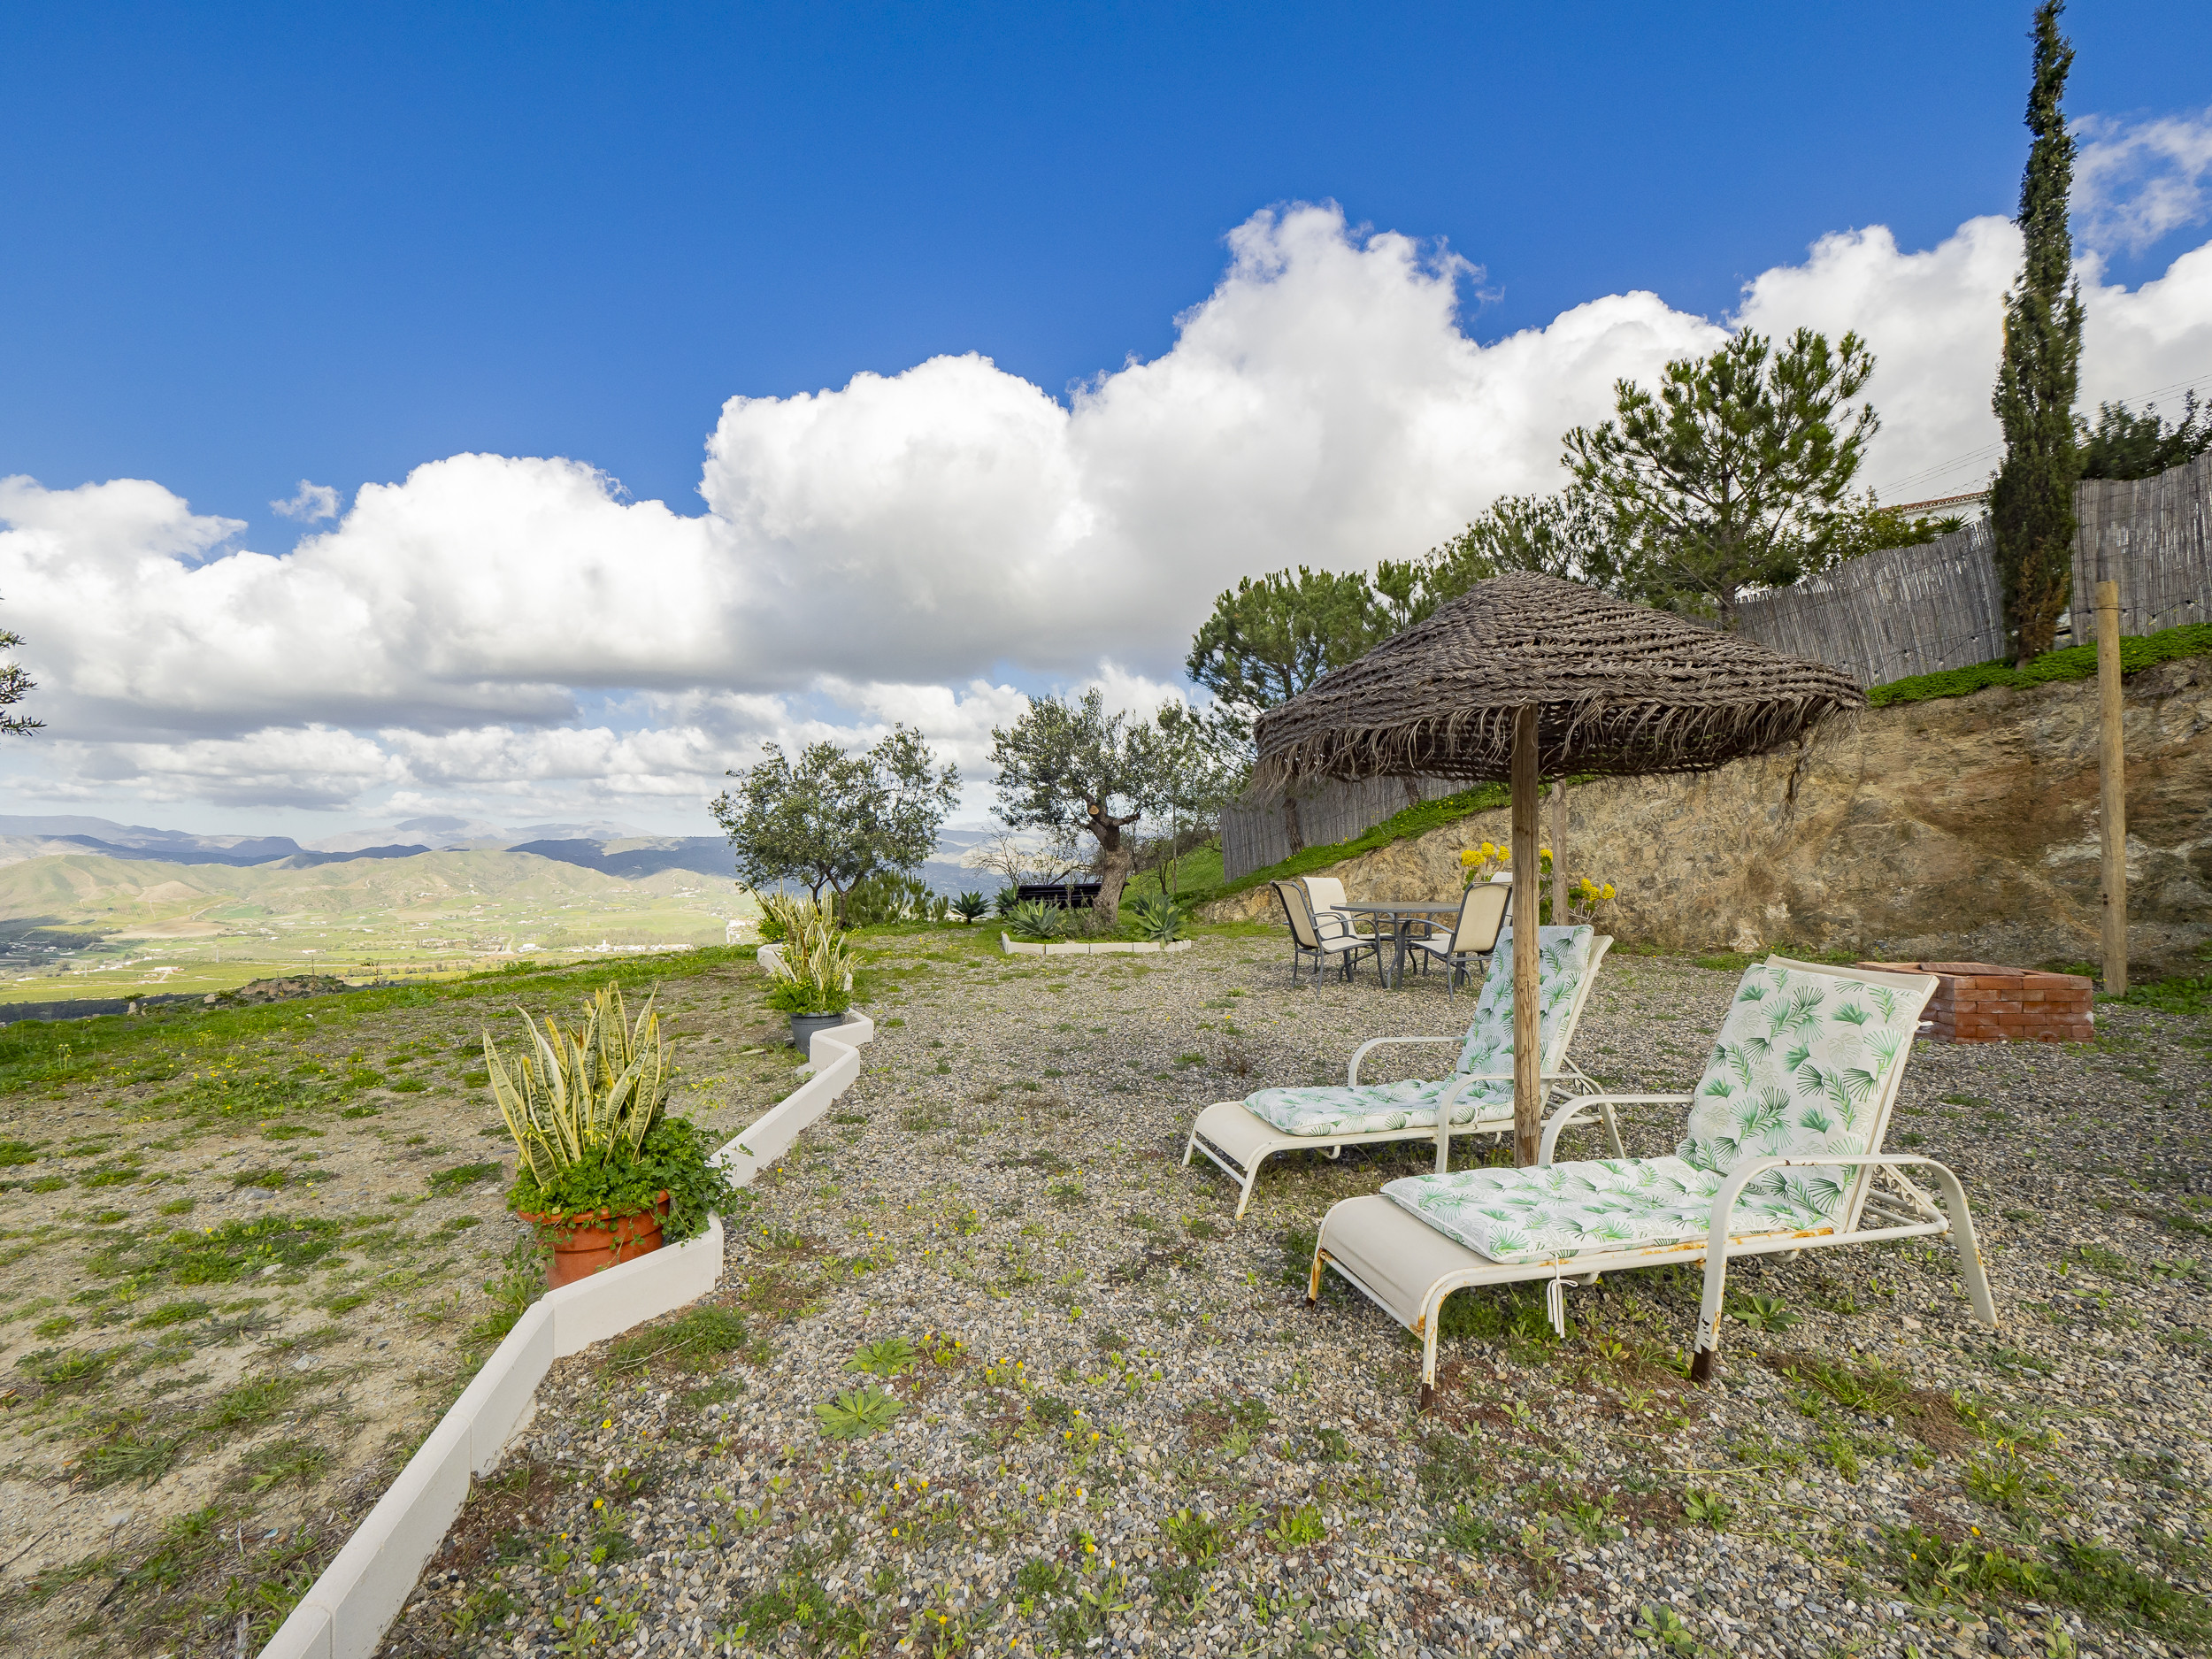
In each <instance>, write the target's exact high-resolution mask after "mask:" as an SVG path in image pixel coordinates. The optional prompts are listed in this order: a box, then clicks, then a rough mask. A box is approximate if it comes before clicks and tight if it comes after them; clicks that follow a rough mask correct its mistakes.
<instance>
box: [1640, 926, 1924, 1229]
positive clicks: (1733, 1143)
mask: <svg viewBox="0 0 2212 1659" xmlns="http://www.w3.org/2000/svg"><path fill="white" fill-rule="evenodd" d="M1935 989H1936V981H1935V979H1934V978H1933V977H1932V976H1922V975H1916V974H1901V973H1870V972H1862V971H1860V970H1857V969H1836V968H1827V967H1821V966H1817V965H1816V964H1810V963H1802V962H1793V961H1790V960H1788V959H1787V958H1785V957H1779V956H1777V957H1771V958H1770V959H1769V960H1767V961H1765V962H1763V963H1760V964H1756V965H1755V966H1754V967H1751V968H1749V969H1747V970H1746V971H1745V972H1744V976H1743V979H1741V980H1740V981H1739V982H1738V984H1737V987H1736V995H1735V1000H1734V1001H1733V1002H1731V1003H1730V1004H1729V1009H1728V1018H1726V1019H1725V1020H1724V1022H1723V1023H1722V1025H1721V1030H1720V1035H1719V1037H1718V1038H1717V1040H1716V1041H1714V1044H1713V1051H1712V1055H1711V1057H1710V1058H1709V1059H1708V1060H1707V1062H1706V1064H1705V1074H1704V1076H1702V1077H1701V1078H1700V1079H1698V1085H1697V1090H1696V1093H1695V1094H1694V1097H1693V1099H1692V1101H1691V1104H1690V1117H1689V1122H1688V1124H1687V1125H1686V1126H1685V1134H1684V1137H1683V1140H1682V1142H1681V1144H1680V1145H1679V1146H1678V1147H1677V1148H1675V1154H1676V1156H1678V1157H1679V1158H1681V1159H1682V1161H1683V1162H1684V1163H1686V1164H1691V1165H1692V1166H1694V1168H1697V1169H1701V1170H1710V1171H1714V1172H1715V1173H1717V1174H1726V1173H1727V1172H1728V1171H1730V1170H1731V1169H1732V1168H1733V1167H1734V1166H1735V1164H1736V1161H1737V1160H1738V1159H1739V1158H1743V1157H1816V1156H1819V1155H1820V1154H1822V1153H1835V1154H1854V1153H1863V1152H1871V1151H1874V1150H1877V1149H1878V1148H1880V1146H1881V1143H1882V1136H1883V1135H1884V1134H1885V1133H1886V1132H1887V1130H1888V1127H1889V1115H1890V1110H1891V1108H1892V1106H1893V1104H1894V1103H1895V1102H1896V1099H1897V1088H1898V1085H1899V1083H1900V1082H1901V1080H1902V1079H1903V1077H1904V1071H1905V1063H1906V1061H1907V1059H1908V1058H1909V1056H1910V1055H1911V1052H1912V1040H1913V1033H1914V1032H1915V1030H1916V1028H1917V1027H1918V1025H1919V1024H1920V1010H1922V1009H1923V1008H1924V1007H1925V1006H1926V1005H1927V1002H1928V999H1929V997H1931V996H1932V995H1934V994H1935ZM1870 1179H1871V1174H1870V1171H1859V1170H1851V1169H1847V1168H1845V1167H1844V1166H1843V1165H1840V1164H1826V1165H1815V1166H1813V1167H1811V1168H1798V1169H1788V1170H1770V1171H1767V1172H1766V1173H1765V1174H1763V1175H1762V1176H1760V1177H1759V1178H1758V1179H1755V1180H1754V1181H1753V1182H1752V1183H1751V1184H1750V1185H1749V1186H1748V1187H1745V1188H1744V1194H1743V1197H1742V1198H1741V1200H1740V1201H1739V1205H1738V1208H1739V1210H1748V1211H1750V1212H1752V1213H1753V1214H1755V1215H1757V1214H1761V1213H1770V1214H1772V1215H1774V1216H1776V1217H1780V1218H1782V1219H1785V1220H1788V1221H1797V1220H1799V1219H1800V1218H1801V1217H1802V1214H1803V1212H1804V1211H1806V1210H1815V1211H1817V1212H1818V1213H1819V1214H1820V1215H1822V1216H1824V1217H1828V1218H1829V1220H1830V1221H1831V1222H1832V1223H1833V1224H1834V1225H1835V1226H1836V1227H1837V1230H1838V1231H1839V1232H1840V1231H1847V1230H1848V1229H1849V1228H1850V1227H1851V1226H1852V1225H1854V1224H1855V1222H1856V1220H1857V1217H1858V1211H1859V1207H1860V1206H1861V1205H1862V1204H1863V1202H1865V1198H1866V1189H1867V1186H1868V1183H1869V1181H1870Z"/></svg>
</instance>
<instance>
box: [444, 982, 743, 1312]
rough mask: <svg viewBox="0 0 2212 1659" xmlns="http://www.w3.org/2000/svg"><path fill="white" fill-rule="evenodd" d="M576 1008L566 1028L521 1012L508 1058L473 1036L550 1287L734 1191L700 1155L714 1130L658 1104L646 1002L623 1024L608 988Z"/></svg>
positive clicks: (701, 1216) (641, 1247)
mask: <svg viewBox="0 0 2212 1659" xmlns="http://www.w3.org/2000/svg"><path fill="white" fill-rule="evenodd" d="M585 1009H586V1014H585V1018H584V1022H583V1024H582V1025H578V1026H573V1027H568V1028H564V1027H563V1026H562V1025H560V1023H559V1022H558V1021H557V1020H556V1019H554V1018H552V1017H551V1016H550V1015H548V1016H547V1017H546V1019H545V1022H544V1024H543V1025H542V1026H541V1025H537V1024H535V1023H534V1022H533V1021H532V1020H531V1018H530V1017H529V1016H528V1015H527V1014H524V1015H523V1016H522V1024H523V1027H524V1029H525V1031H526V1032H527V1033H528V1038H527V1040H526V1041H525V1042H524V1043H523V1044H522V1052H521V1053H520V1054H518V1055H517V1056H515V1057H514V1059H513V1060H512V1061H511V1062H510V1061H509V1060H508V1059H507V1057H506V1056H503V1055H502V1054H501V1053H500V1052H499V1048H498V1045H497V1044H496V1043H495V1042H494V1041H492V1034H491V1032H490V1030H489V1029H488V1028H487V1029H486V1031H485V1033H484V1070H485V1071H487V1072H488V1073H489V1074H490V1079H491V1087H492V1097H493V1098H494V1099H495V1100H496V1101H497V1102H499V1114H500V1116H501V1117H502V1118H504V1119H505V1120H506V1124H507V1133H509V1134H511V1136H513V1137H514V1142H515V1149H516V1151H517V1152H518V1153H519V1154H520V1155H521V1168H520V1169H519V1170H518V1171H517V1173H516V1176H515V1184H514V1186H513V1187H511V1188H510V1189H509V1191H508V1194H507V1207H508V1208H509V1209H510V1210H513V1211H514V1212H515V1213H516V1214H517V1215H518V1216H520V1217H522V1218H523V1219H524V1220H526V1221H530V1222H534V1223H535V1224H536V1225H537V1228H538V1236H539V1240H540V1241H541V1243H542V1244H545V1245H547V1246H549V1247H550V1251H551V1256H550V1260H549V1262H548V1263H547V1266H546V1283H547V1285H548V1286H551V1287H554V1288H558V1287H559V1286H563V1285H566V1284H570V1283H572V1282H573V1281H574V1280H576V1279H582V1278H585V1277H586V1276H588V1275H589V1274H592V1273H595V1272H597V1271H599V1270H600V1269H602V1268H605V1267H612V1266H613V1265H614V1264H615V1263H617V1262H626V1261H629V1260H631V1259H632V1258H633V1257H635V1256H642V1255H644V1254H645V1253H646V1252H647V1251H649V1250H657V1249H658V1248H660V1247H661V1246H662V1244H663V1243H670V1244H676V1243H680V1242H682V1241H683V1240H686V1239H688V1238H691V1237H694V1236H695V1235H696V1234H697V1233H702V1232H703V1231H704V1230H705V1228H706V1225H707V1217H708V1216H709V1215H710V1214H712V1213H713V1212H714V1211H715V1210H718V1209H720V1208H722V1207H723V1206H724V1205H725V1204H726V1203H727V1202H728V1201H729V1200H730V1199H731V1198H732V1197H733V1195H734V1192H733V1188H732V1187H731V1186H730V1182H729V1177H728V1175H727V1174H726V1172H725V1171H723V1170H722V1169H721V1168H720V1167H719V1166H718V1165H716V1164H710V1163H709V1162H708V1161H707V1160H708V1158H709V1157H710V1156H711V1155H712V1154H713V1152H714V1150H715V1145H716V1143H715V1140H714V1137H713V1136H712V1135H710V1134H709V1133H707V1132H706V1131H705V1130H703V1129H701V1128H699V1127H697V1126H696V1125H693V1124H691V1123H690V1122H688V1121H687V1120H686V1119H684V1118H671V1117H668V1116H667V1115H666V1113H665V1111H664V1107H665V1105H666V1103H667V1099H668V1087H669V1076H670V1071H669V1064H668V1051H667V1048H666V1046H665V1045H664V1043H663V1042H662V1041H661V1035H660V1018H659V1016H658V1015H657V1014H656V1013H655V1012H654V1011H653V1001H652V999H651V998H650V997H648V998H647V999H646V1003H645V1008H644V1011H643V1012H641V1014H639V1016H638V1018H637V1019H636V1021H635V1023H634V1024H633V1023H632V1022H631V1021H630V1019H629V1018H628V1011H627V1010H626V1009H625V1008H624V1006H623V1003H622V994H621V992H620V991H619V990H618V989H617V988H616V987H614V986H611V985H610V986H607V987H604V988H603V989H602V990H601V991H600V992H599V993H598V994H597V995H595V996H594V997H593V998H592V1000H591V1001H590V1002H588V1003H586V1004H585Z"/></svg>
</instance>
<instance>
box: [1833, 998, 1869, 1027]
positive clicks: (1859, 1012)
mask: <svg viewBox="0 0 2212 1659" xmlns="http://www.w3.org/2000/svg"><path fill="white" fill-rule="evenodd" d="M1829 1018H1831V1019H1839V1020H1841V1021H1843V1022H1844V1023H1845V1024H1846V1025H1865V1024H1866V1022H1867V1021H1868V1020H1869V1019H1870V1018H1873V1016H1872V1015H1870V1014H1869V1013H1868V1012H1867V1011H1866V1010H1864V1009H1863V1008H1861V1007H1860V1006H1859V1005H1858V1004H1857V1003H1856V1002H1846V1003H1845V1004H1844V1005H1843V1006H1842V1007H1841V1008H1839V1009H1838V1010H1836V1011H1835V1012H1834V1013H1833V1014H1831V1015H1830V1016H1829Z"/></svg>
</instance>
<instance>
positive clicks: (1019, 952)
mask: <svg viewBox="0 0 2212 1659" xmlns="http://www.w3.org/2000/svg"><path fill="white" fill-rule="evenodd" d="M998 942H999V949H1002V950H1003V951H1004V952H1005V953H1006V954H1007V955H1008V956H1112V955H1114V954H1116V953H1118V952H1140V951H1153V950H1188V949H1190V948H1191V941H1189V940H1187V939H1179V940H1177V941H1175V942H1174V943H1173V944H1171V945H1159V944H1155V943H1153V942H1152V941H1149V940H1136V939H1110V940H1105V941H1101V942H1100V943H1097V944H1086V943H1083V942H1082V941H1074V942H1071V943H1068V944H1063V945H1043V944H1039V945H1030V944H1024V943H1023V942H1022V941H1020V940H1018V939H1010V938H1009V937H1008V936H1007V935H1006V934H1004V933H1001V934H1000V935H999V936H998Z"/></svg>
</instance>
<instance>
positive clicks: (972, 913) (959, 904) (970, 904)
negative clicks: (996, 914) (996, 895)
mask: <svg viewBox="0 0 2212 1659" xmlns="http://www.w3.org/2000/svg"><path fill="white" fill-rule="evenodd" d="M990 908H991V902H990V901H989V900H988V899H987V898H985V897H984V896H983V895H981V894H980V893H963V894H962V895H960V896H959V897H958V898H956V899H955V900H954V901H953V902H952V913H953V914H954V915H955V916H957V917H958V918H960V919H961V921H962V922H963V923H966V924H973V923H976V922H979V921H981V920H982V919H983V918H984V916H985V914H986V913H987V912H988V911H989V910H990Z"/></svg>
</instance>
